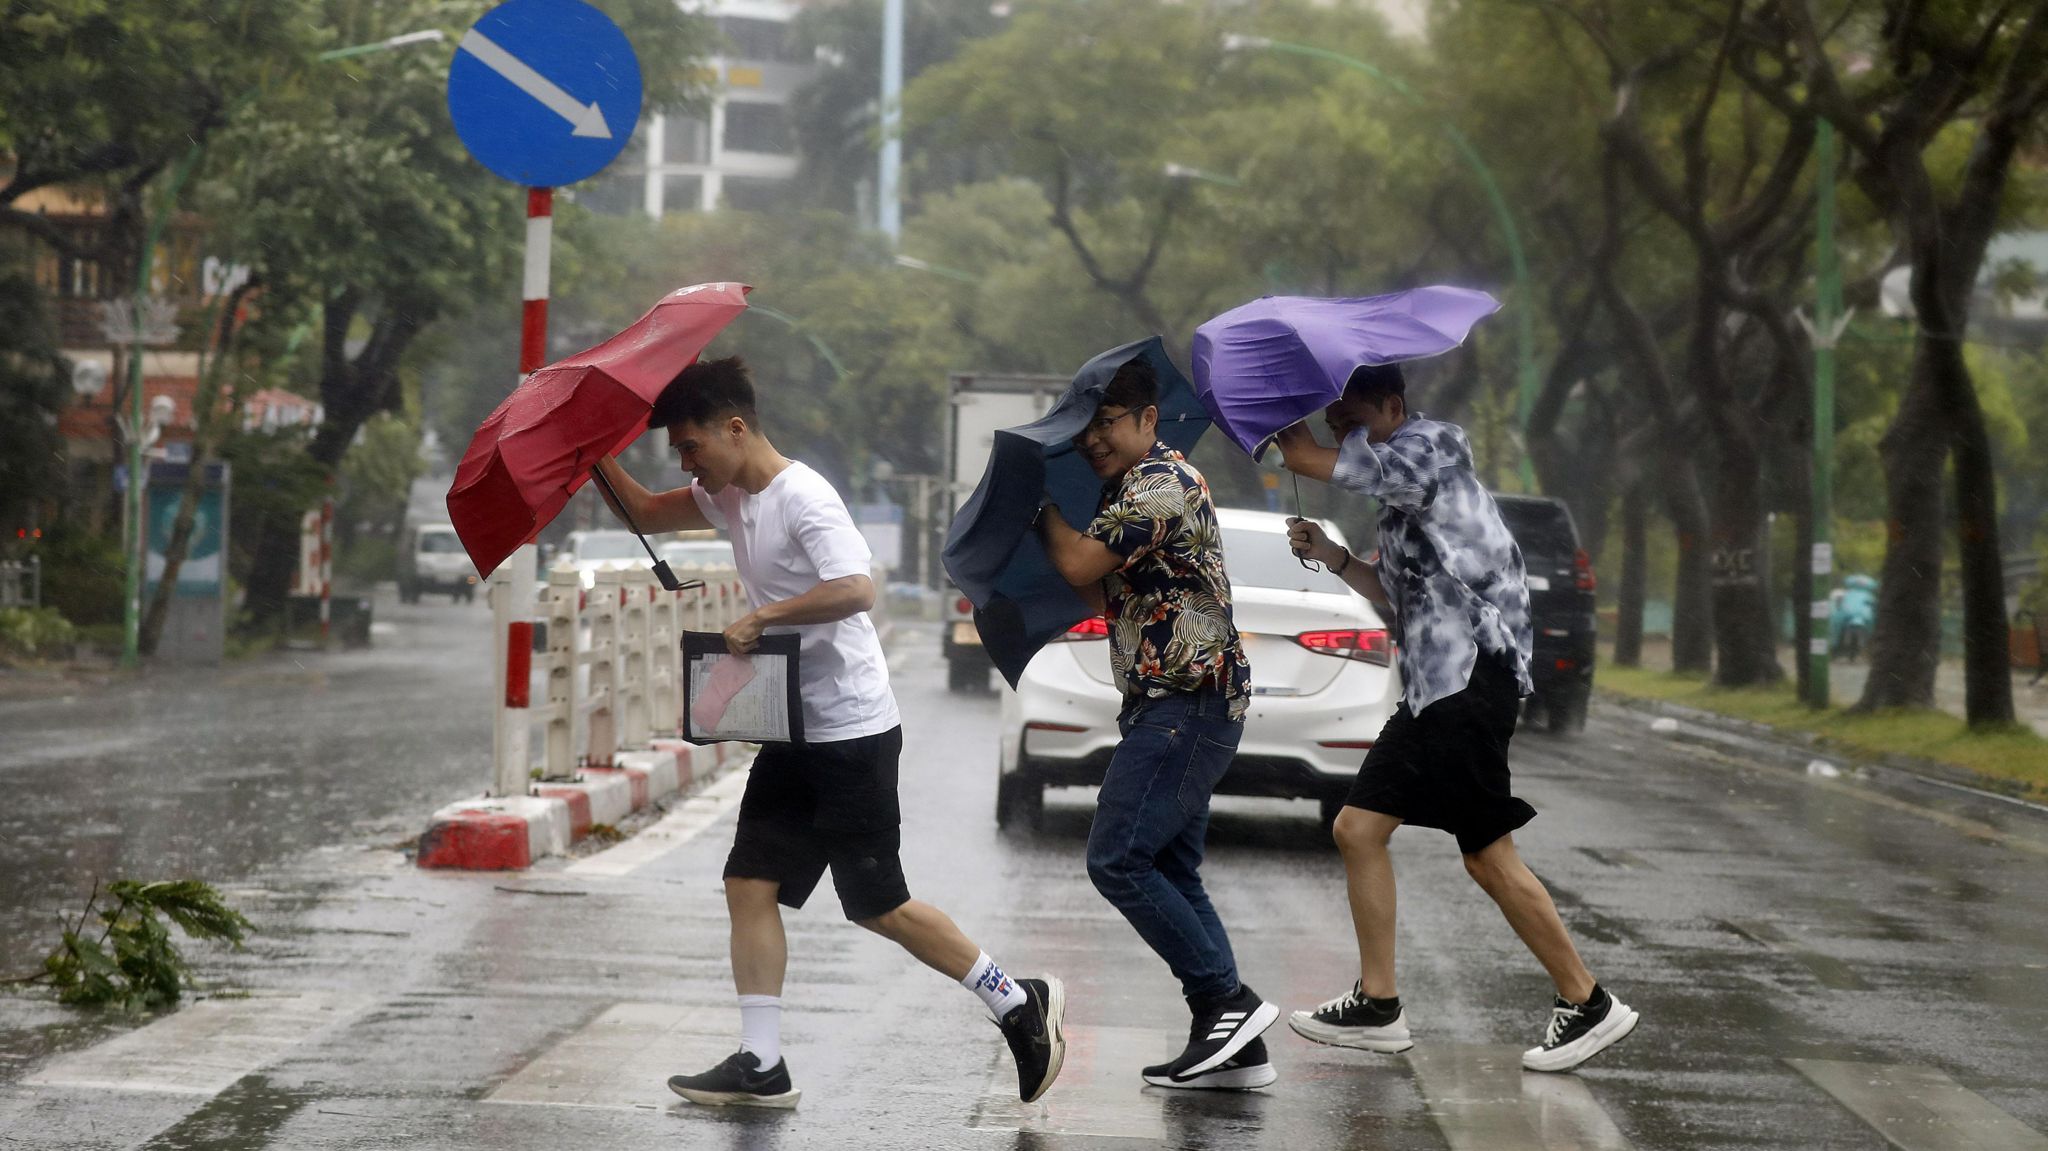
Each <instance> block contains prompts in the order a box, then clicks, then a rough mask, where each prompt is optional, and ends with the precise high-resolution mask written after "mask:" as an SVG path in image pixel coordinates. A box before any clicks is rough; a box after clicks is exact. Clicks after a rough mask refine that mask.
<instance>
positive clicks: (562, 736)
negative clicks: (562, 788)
mask: <svg viewBox="0 0 2048 1151" xmlns="http://www.w3.org/2000/svg"><path fill="white" fill-rule="evenodd" d="M532 557H533V552H532V551H531V549H530V548H520V549H519V550H518V551H516V552H514V553H513V554H512V557H511V558H510V559H508V560H506V561H505V563H504V564H503V565H502V566H501V567H500V568H499V569H498V571H496V572H494V573H492V576H491V586H490V589H489V593H488V594H489V597H490V603H491V611H492V624H493V627H494V629H495V630H496V632H497V637H498V645H497V646H498V659H497V674H498V680H499V683H498V687H499V691H498V693H497V695H496V696H495V698H496V699H497V701H498V705H497V706H498V723H497V726H496V740H495V743H496V747H495V749H494V760H493V762H494V763H495V764H496V770H495V772H494V785H493V787H492V794H493V795H525V794H526V793H527V788H528V786H529V785H530V782H531V780H532V774H533V769H534V768H536V767H538V768H539V769H540V773H541V775H542V777H544V778H548V779H564V778H568V777H570V776H573V775H574V774H575V772H576V770H577V769H578V768H581V767H609V766H611V763H612V759H613V757H614V756H616V755H617V754H618V753H619V752H620V751H622V750H630V749H636V748H643V747H646V746H647V745H648V742H649V741H650V740H652V739H656V738H662V737H673V736H676V735H678V734H680V729H681V723H682V714H683V702H682V693H683V667H682V633H683V632H685V631H724V630H725V628H726V626H727V625H729V624H731V623H732V622H733V621H735V620H737V619H739V618H740V617H741V616H743V615H745V614H746V613H747V611H748V606H747V596H746V591H745V589H744V588H742V587H741V586H740V581H739V573H738V572H736V571H734V570H733V569H731V568H695V569H686V570H683V571H680V572H677V573H676V574H677V576H678V577H679V578H681V579H682V580H684V581H685V582H686V583H688V582H692V581H701V584H702V586H697V587H686V588H684V589H683V590H681V591H673V592H671V591H665V590H663V589H662V587H661V585H660V584H659V583H657V582H656V581H655V578H654V573H653V572H652V571H649V570H648V569H646V568H639V567H636V568H630V569H626V570H623V571H602V572H599V573H597V586H596V587H594V588H591V589H590V590H588V591H585V590H584V588H583V585H582V582H581V580H580V578H579V577H578V575H577V574H576V573H575V572H573V571H551V572H549V573H548V578H547V582H546V584H545V585H541V586H538V587H537V586H536V585H537V584H538V581H537V580H536V579H535V577H534V574H533V571H534V565H533V558H532ZM535 620H540V621H544V622H545V623H546V624H547V639H546V648H545V650H543V651H541V652H539V653H536V652H535V651H534V639H533V637H534V621H535ZM535 659H538V660H539V661H540V668H539V671H540V673H541V682H542V684H543V687H542V698H541V700H540V701H539V702H538V704H537V705H536V704H535V703H534V701H533V700H531V698H530V696H531V690H530V687H529V685H530V683H531V682H532V673H533V671H534V670H535V669H534V667H533V662H534V660H535ZM535 724H539V725H540V726H541V754H540V756H539V758H538V760H537V761H536V760H535V758H534V757H533V755H532V737H533V727H534V725H535Z"/></svg>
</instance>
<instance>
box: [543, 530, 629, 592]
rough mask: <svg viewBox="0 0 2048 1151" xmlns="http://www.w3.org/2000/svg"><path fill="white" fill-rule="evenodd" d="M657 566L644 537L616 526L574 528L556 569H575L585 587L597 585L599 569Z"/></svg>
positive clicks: (563, 547) (565, 543)
mask: <svg viewBox="0 0 2048 1151" xmlns="http://www.w3.org/2000/svg"><path fill="white" fill-rule="evenodd" d="M653 566H654V561H653V560H651V559H649V558H648V557H647V549H646V548H645V547H643V546H641V543H640V537H638V536H636V535H634V534H633V533H632V532H628V531H618V530H612V529H607V530H600V531H584V532H570V533H569V538H568V539H567V540H565V541H564V542H563V544H562V550H561V553H560V554H559V555H557V556H556V557H555V562H554V567H555V568H556V570H563V569H566V570H569V571H573V572H575V573H576V577H577V579H578V580H580V581H581V582H582V584H583V590H584V591H589V590H590V589H591V588H594V587H596V586H597V573H598V572H601V571H606V570H609V569H613V568H616V569H618V570H620V571H624V570H626V569H628V568H636V567H638V568H651V567H653Z"/></svg>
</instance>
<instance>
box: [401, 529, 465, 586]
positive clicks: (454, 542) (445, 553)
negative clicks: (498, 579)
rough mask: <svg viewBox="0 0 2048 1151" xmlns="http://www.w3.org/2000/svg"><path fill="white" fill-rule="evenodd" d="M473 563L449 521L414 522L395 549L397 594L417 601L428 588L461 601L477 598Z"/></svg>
mask: <svg viewBox="0 0 2048 1151" xmlns="http://www.w3.org/2000/svg"><path fill="white" fill-rule="evenodd" d="M476 584H477V578H476V567H475V566H474V565H473V564H471V563H470V562H469V552H468V551H466V550H465V549H464V548H463V546H462V540H461V539H459V538H457V536H456V535H455V528H454V526H453V525H452V524H416V525H414V526H413V527H412V528H411V529H409V530H408V531H407V532H406V533H405V540H404V542H403V545H402V546H401V547H400V549H399V552H398V598H399V599H401V600H403V601H404V602H406V603H418V602H420V596H422V595H424V594H426V593H427V592H435V593H439V594H446V595H448V596H450V597H452V598H453V599H454V600H455V601H456V602H458V603H462V602H467V601H469V600H473V599H475V598H476Z"/></svg>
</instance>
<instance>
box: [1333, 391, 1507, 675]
mask: <svg viewBox="0 0 2048 1151" xmlns="http://www.w3.org/2000/svg"><path fill="white" fill-rule="evenodd" d="M1330 478H1331V481H1332V482H1334V483H1336V484H1337V485H1338V486H1340V487H1344V488H1348V489H1350V490H1351V491H1354V492H1359V493H1362V494H1364V495H1368V496H1372V497H1373V498H1374V499H1377V500H1378V501H1379V502H1380V531H1379V543H1380V569H1379V570H1380V584H1381V586H1383V587H1385V588H1386V591H1387V599H1388V600H1389V601H1391V602H1392V604H1393V614H1394V618H1395V620H1396V621H1398V626H1399V628H1400V633H1401V643H1400V656H1399V659H1400V667H1401V683H1402V691H1403V698H1405V699H1406V700H1407V703H1408V710H1409V711H1410V712H1413V713H1415V714H1418V715H1419V714H1421V712H1422V709H1423V708H1425V707H1428V706H1429V705H1430V704H1432V703H1434V702H1436V701H1437V700H1439V699H1442V698H1444V697H1445V696H1447V695H1455V694H1457V693H1458V692H1461V691H1463V690H1465V685H1466V684H1467V683H1469V682H1471V679H1472V665H1473V664H1474V663H1476V662H1477V661H1478V658H1479V653H1480V652H1482V651H1484V652H1488V653H1491V654H1493V655H1497V656H1500V657H1503V658H1505V659H1506V660H1507V661H1508V662H1509V663H1510V664H1512V665H1513V667H1514V669H1515V678H1516V679H1517V680H1518V681H1520V683H1521V687H1522V694H1523V695H1528V694H1530V693H1531V692H1533V691H1535V686H1534V685H1533V684H1532V683H1531V682H1530V680H1529V645H1530V642H1531V635H1530V630H1529V589H1528V586H1527V585H1526V584H1525V583H1524V582H1523V570H1522V549H1521V548H1520V547H1519V546H1518V545H1517V544H1516V543H1515V537H1514V536H1513V535H1512V534H1510V533H1509V532H1508V528H1507V525H1506V524H1504V523H1502V522H1501V518H1500V508H1498V507H1497V506H1495V504H1494V502H1493V496H1492V495H1490V494H1488V492H1487V490H1486V488H1485V487H1484V486H1483V485H1482V484H1480V482H1479V475H1478V473H1477V472H1475V471H1474V470H1473V468H1472V445H1471V443H1470V441H1468V440H1466V438H1465V430H1464V429H1463V428H1460V427H1459V426H1458V425H1456V424H1446V423H1439V422H1437V421H1435V420H1431V419H1428V418H1426V417H1424V416H1422V415H1421V414H1419V413H1418V414H1417V415H1415V416H1414V417H1413V418H1411V419H1410V420H1409V421H1408V422H1407V423H1405V424H1402V425H1401V426H1400V427H1399V428H1397V429H1395V431H1394V434H1393V435H1391V436H1389V437H1387V440H1386V442H1385V443H1379V444H1374V443H1368V442H1367V441H1366V436H1365V430H1364V429H1362V428H1361V429H1359V430H1358V431H1354V432H1352V433H1351V434H1350V435H1349V436H1347V437H1345V439H1344V442H1343V443H1342V444H1341V445H1339V446H1338V449H1337V466H1336V470H1335V473H1334V474H1333V475H1332V476H1331V477H1330Z"/></svg>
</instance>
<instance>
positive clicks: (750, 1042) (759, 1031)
mask: <svg viewBox="0 0 2048 1151" xmlns="http://www.w3.org/2000/svg"><path fill="white" fill-rule="evenodd" d="M740 1050H741V1051H751V1052H753V1053H754V1055H755V1057H756V1058H758V1059H760V1060H761V1070H763V1071H766V1070H769V1069H770V1068H772V1067H774V1066H775V1065H776V1064H777V1063H780V1062H782V997H781V996H779V995H742V996H740Z"/></svg>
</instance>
